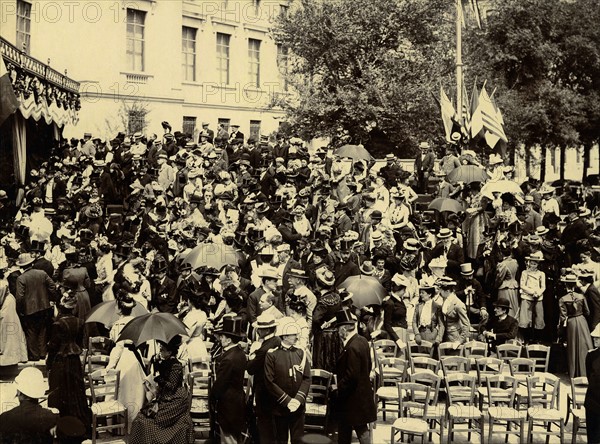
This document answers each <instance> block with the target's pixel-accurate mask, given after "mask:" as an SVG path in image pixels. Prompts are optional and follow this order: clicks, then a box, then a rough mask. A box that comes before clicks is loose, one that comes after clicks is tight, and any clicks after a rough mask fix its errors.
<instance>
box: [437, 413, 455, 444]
mask: <svg viewBox="0 0 600 444" xmlns="http://www.w3.org/2000/svg"><path fill="white" fill-rule="evenodd" d="M452 433H454V420H453V419H452V417H449V418H448V437H447V438H446V441H447V442H448V444H450V442H451V439H452V438H451V436H452ZM441 442H442V437H441V436H440V443H441Z"/></svg>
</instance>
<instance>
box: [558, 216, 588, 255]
mask: <svg viewBox="0 0 600 444" xmlns="http://www.w3.org/2000/svg"><path fill="white" fill-rule="evenodd" d="M590 215H591V212H590V210H588V209H587V208H580V209H579V211H578V212H577V213H574V214H571V215H570V216H569V218H570V219H571V222H570V223H569V224H568V225H567V226H566V227H565V229H564V230H563V232H562V234H561V236H560V243H561V244H562V245H564V247H565V252H566V253H567V254H568V255H569V260H570V264H574V263H577V262H578V261H579V253H580V251H579V246H578V241H580V240H583V239H588V238H589V237H590V234H591V233H592V231H591V228H590V226H589V225H588V222H587V220H586V218H588V217H589V216H590Z"/></svg>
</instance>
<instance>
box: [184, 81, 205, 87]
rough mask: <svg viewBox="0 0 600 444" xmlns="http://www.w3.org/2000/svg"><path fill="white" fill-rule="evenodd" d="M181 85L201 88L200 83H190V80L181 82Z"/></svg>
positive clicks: (201, 84)
mask: <svg viewBox="0 0 600 444" xmlns="http://www.w3.org/2000/svg"><path fill="white" fill-rule="evenodd" d="M181 84H182V85H188V86H203V83H202V82H198V81H191V80H182V81H181Z"/></svg>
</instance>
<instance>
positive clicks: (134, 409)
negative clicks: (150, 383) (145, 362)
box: [115, 347, 146, 428]
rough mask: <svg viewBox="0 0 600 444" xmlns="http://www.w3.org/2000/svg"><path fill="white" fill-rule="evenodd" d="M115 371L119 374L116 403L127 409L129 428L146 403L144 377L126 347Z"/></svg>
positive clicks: (133, 356) (131, 353) (134, 358)
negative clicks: (118, 402)
mask: <svg viewBox="0 0 600 444" xmlns="http://www.w3.org/2000/svg"><path fill="white" fill-rule="evenodd" d="M115 369H116V370H120V372H121V375H120V380H119V397H118V401H120V402H121V404H123V405H124V406H125V407H126V408H127V417H128V423H129V427H130V428H131V423H132V422H133V420H134V419H135V417H136V416H137V414H138V412H139V411H140V410H141V408H142V407H143V405H144V402H145V401H146V390H145V388H144V380H145V379H146V375H145V373H144V370H143V369H142V367H141V365H140V363H139V361H138V360H137V358H136V357H135V355H134V354H133V352H132V351H131V350H129V349H128V348H127V347H125V348H124V349H123V353H122V354H121V357H120V358H119V362H118V363H117V366H116V367H115Z"/></svg>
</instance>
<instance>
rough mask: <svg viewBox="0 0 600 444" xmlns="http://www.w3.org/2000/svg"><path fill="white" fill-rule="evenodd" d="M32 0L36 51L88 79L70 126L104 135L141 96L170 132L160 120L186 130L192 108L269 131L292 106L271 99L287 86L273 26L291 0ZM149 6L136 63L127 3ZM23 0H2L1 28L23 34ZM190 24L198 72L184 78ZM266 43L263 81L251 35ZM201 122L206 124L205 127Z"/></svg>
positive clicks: (153, 127) (12, 36) (151, 121)
mask: <svg viewBox="0 0 600 444" xmlns="http://www.w3.org/2000/svg"><path fill="white" fill-rule="evenodd" d="M25 1H27V2H28V3H30V4H31V32H30V33H31V44H30V48H29V51H28V52H29V54H30V55H31V56H33V57H35V58H37V59H39V60H40V61H43V62H45V61H46V60H47V59H50V64H51V66H52V67H54V68H55V69H58V70H61V71H62V70H63V69H67V70H68V75H69V76H70V77H71V78H73V79H75V80H77V81H80V82H81V83H82V85H81V94H82V110H81V112H80V121H79V123H78V125H77V127H75V128H66V129H65V135H66V136H71V135H73V136H81V135H82V134H83V132H87V131H91V132H93V133H94V134H96V135H100V136H101V137H111V136H114V130H116V129H118V130H123V128H122V120H123V119H122V118H121V117H120V115H122V114H124V112H125V113H126V110H127V109H128V108H130V107H131V106H132V104H133V103H134V102H137V103H138V105H139V106H142V107H144V108H146V109H148V110H149V114H148V116H147V119H146V120H147V123H148V126H147V129H146V131H147V132H148V133H157V134H161V133H162V132H163V130H162V128H161V125H160V123H161V122H162V121H164V120H167V121H169V122H170V124H171V125H172V126H173V130H181V128H182V121H183V117H184V116H190V117H196V121H197V128H198V127H200V126H201V123H202V121H208V122H209V123H210V125H211V128H213V129H216V127H217V121H218V119H219V118H226V119H230V120H231V122H232V123H234V122H236V123H238V124H239V125H240V127H241V128H240V130H241V131H242V132H243V133H245V134H246V135H248V134H249V132H250V128H249V126H250V120H259V121H261V133H262V134H269V133H271V132H272V131H275V130H276V129H277V128H278V126H279V121H280V120H281V119H282V118H283V114H284V113H283V112H282V111H281V110H280V109H279V110H277V109H272V108H271V107H270V106H269V104H270V103H271V102H272V100H273V97H274V95H277V94H279V93H281V92H282V91H283V87H282V82H281V75H280V72H279V70H278V68H277V47H276V45H275V43H274V42H273V40H272V39H271V37H270V35H269V29H270V26H271V23H272V21H273V18H274V17H276V16H277V14H280V13H281V10H282V6H284V7H285V6H286V5H287V0H281V1H275V0H262V1H259V2H258V7H257V0H228V1H220V0H183V1H180V0H132V1H124V0H92V1H67V0H56V1H55V0H53V1H48V0H25ZM128 8H130V9H135V10H140V11H144V12H145V13H146V15H145V22H144V25H145V26H144V30H145V35H144V44H145V51H144V58H145V60H144V62H145V67H144V70H143V72H132V71H130V70H129V69H128V64H127V56H126V37H127V9H128ZM16 11H17V0H0V34H1V35H2V36H3V37H4V38H6V39H7V40H9V41H10V42H12V43H15V44H16V21H17V17H16ZM182 26H188V27H192V28H195V29H197V32H196V81H184V80H183V70H182ZM218 32H222V33H226V34H230V35H231V39H230V57H229V59H230V82H229V84H228V85H223V84H220V82H219V77H218V72H217V51H216V38H217V33H218ZM249 38H253V39H258V40H260V41H261V46H260V87H259V88H256V87H255V86H252V85H250V84H249V74H248V63H249V58H248V39H249ZM196 132H197V131H196Z"/></svg>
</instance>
